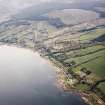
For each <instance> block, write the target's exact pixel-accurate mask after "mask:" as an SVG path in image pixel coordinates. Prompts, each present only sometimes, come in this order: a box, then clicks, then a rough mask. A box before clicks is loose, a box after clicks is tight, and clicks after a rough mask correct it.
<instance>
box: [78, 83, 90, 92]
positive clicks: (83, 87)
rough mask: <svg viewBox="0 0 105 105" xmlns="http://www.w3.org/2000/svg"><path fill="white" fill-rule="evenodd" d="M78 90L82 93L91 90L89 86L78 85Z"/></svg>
mask: <svg viewBox="0 0 105 105" xmlns="http://www.w3.org/2000/svg"><path fill="white" fill-rule="evenodd" d="M76 88H77V89H79V90H81V91H86V90H88V89H89V86H88V85H86V84H78V85H77V86H76Z"/></svg>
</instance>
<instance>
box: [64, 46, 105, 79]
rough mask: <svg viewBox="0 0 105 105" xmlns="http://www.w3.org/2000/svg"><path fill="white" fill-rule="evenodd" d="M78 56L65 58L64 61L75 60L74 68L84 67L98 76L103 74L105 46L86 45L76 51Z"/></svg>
mask: <svg viewBox="0 0 105 105" xmlns="http://www.w3.org/2000/svg"><path fill="white" fill-rule="evenodd" d="M77 55H78V57H73V58H70V59H67V60H66V62H68V63H70V61H75V62H76V64H77V67H76V68H74V69H75V70H76V69H79V70H80V69H81V68H83V67H86V68H87V69H89V70H90V71H92V72H93V73H94V74H96V75H97V76H99V77H104V76H105V59H104V57H105V48H104V46H102V45H97V46H93V47H88V48H86V49H81V50H79V51H78V54H77Z"/></svg>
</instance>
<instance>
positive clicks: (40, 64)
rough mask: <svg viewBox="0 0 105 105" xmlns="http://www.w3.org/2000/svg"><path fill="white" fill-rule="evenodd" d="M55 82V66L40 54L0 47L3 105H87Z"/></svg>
mask: <svg viewBox="0 0 105 105" xmlns="http://www.w3.org/2000/svg"><path fill="white" fill-rule="evenodd" d="M55 82H56V73H55V70H54V67H53V66H52V65H51V64H49V63H48V62H47V61H46V60H44V59H43V58H41V57H40V56H39V55H38V54H37V53H33V52H32V51H30V50H27V49H22V48H17V47H10V46H0V105H84V104H83V102H82V101H81V99H80V97H78V96H75V95H73V94H70V93H65V92H63V90H62V89H59V88H57V87H56V85H55Z"/></svg>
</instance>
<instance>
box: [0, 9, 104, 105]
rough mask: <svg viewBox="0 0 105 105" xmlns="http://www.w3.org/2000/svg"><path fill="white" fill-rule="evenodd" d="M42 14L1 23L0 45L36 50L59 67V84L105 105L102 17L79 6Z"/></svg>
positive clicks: (86, 99) (87, 98) (98, 103)
mask: <svg viewBox="0 0 105 105" xmlns="http://www.w3.org/2000/svg"><path fill="white" fill-rule="evenodd" d="M74 11H75V14H74ZM82 14H84V15H86V17H87V18H85V17H84V16H81V15H82ZM43 16H48V17H49V19H48V20H43V21H42V20H41V21H35V20H12V21H8V22H6V23H4V24H1V25H0V44H8V45H16V46H21V47H24V48H29V49H32V50H34V51H37V52H39V53H40V55H41V56H43V57H44V58H47V59H49V60H50V61H52V62H53V63H54V64H55V65H56V66H57V67H59V68H60V69H61V70H62V71H61V73H60V74H61V76H60V78H61V79H63V83H61V81H60V84H63V86H64V87H66V90H69V89H73V90H76V91H78V92H79V93H82V94H81V96H83V99H84V100H85V101H86V102H88V103H89V104H90V105H104V102H105V18H98V17H99V14H98V13H96V12H93V11H90V10H89V11H88V10H81V9H78V10H77V9H76V10H75V9H72V10H70V9H69V10H67V9H66V10H57V11H53V12H50V13H47V15H46V14H44V15H43ZM67 16H69V18H68V19H67V18H66V17H67ZM74 17H75V18H74ZM77 17H79V18H77ZM90 17H92V18H90ZM52 18H53V19H52ZM50 19H51V20H50ZM69 19H71V20H73V21H72V23H71V21H70V20H69ZM75 22H76V23H75ZM62 74H63V75H62Z"/></svg>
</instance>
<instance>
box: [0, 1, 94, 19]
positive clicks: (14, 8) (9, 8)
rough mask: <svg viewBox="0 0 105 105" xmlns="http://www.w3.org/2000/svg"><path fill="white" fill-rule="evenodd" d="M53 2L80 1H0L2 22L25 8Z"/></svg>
mask: <svg viewBox="0 0 105 105" xmlns="http://www.w3.org/2000/svg"><path fill="white" fill-rule="evenodd" d="M51 1H59V2H70V3H71V2H73V1H76V2H77V1H80V0H0V21H2V20H5V19H8V18H9V17H10V15H12V14H14V13H17V12H19V11H20V10H22V9H24V8H28V7H30V6H32V5H37V4H39V3H41V2H51ZM83 1H85V0H83ZM88 1H92V0H88Z"/></svg>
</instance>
